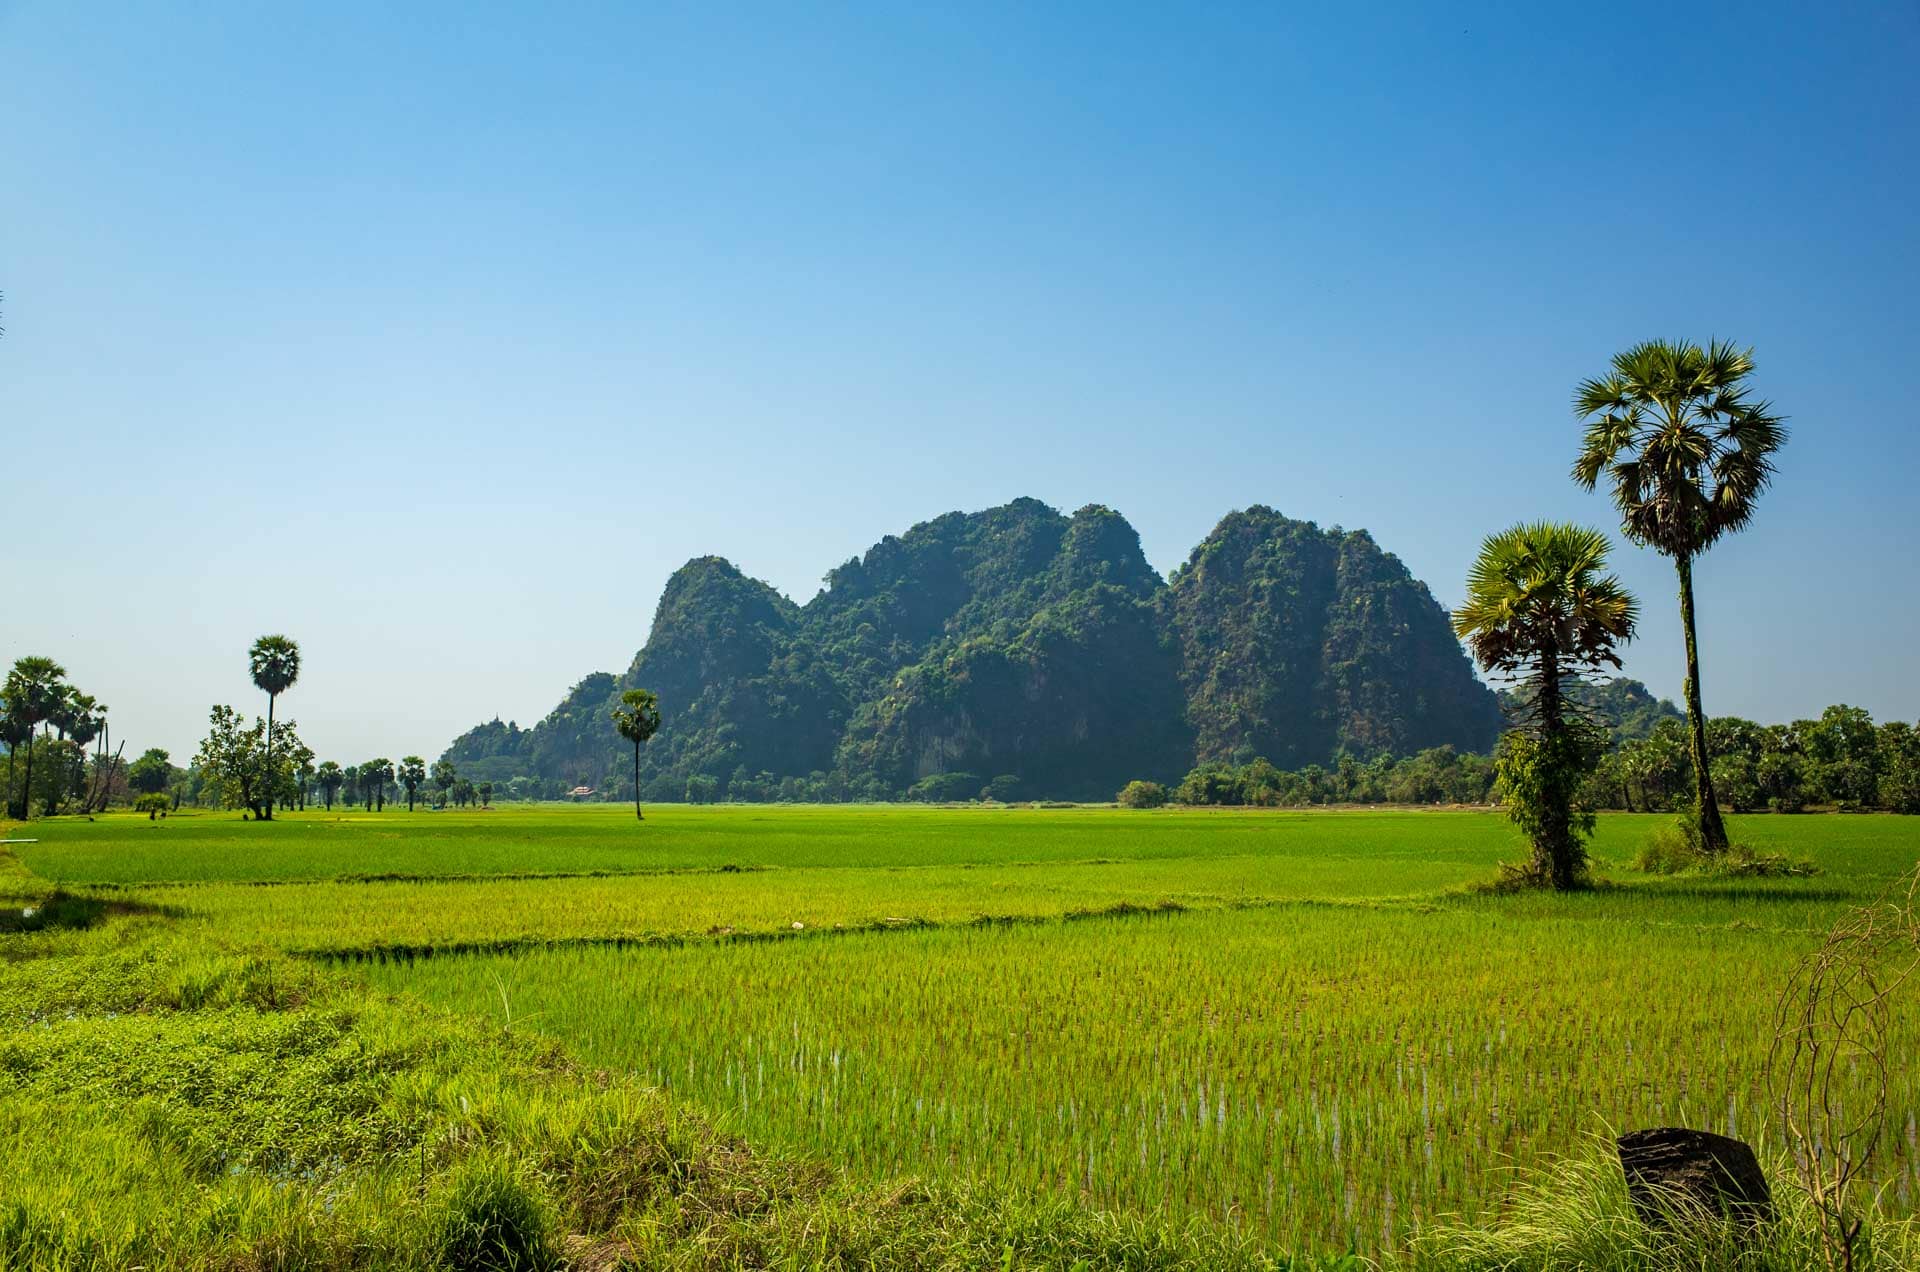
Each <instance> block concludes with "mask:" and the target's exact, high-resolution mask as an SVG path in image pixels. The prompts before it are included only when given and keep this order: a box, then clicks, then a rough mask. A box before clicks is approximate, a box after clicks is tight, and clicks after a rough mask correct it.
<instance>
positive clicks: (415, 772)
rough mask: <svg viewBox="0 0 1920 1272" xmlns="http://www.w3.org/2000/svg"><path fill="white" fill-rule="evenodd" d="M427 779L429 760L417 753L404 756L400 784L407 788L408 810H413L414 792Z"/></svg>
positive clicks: (401, 764)
mask: <svg viewBox="0 0 1920 1272" xmlns="http://www.w3.org/2000/svg"><path fill="white" fill-rule="evenodd" d="M426 780H427V762H426V761H425V760H424V759H422V758H420V757H419V756H417V755H407V756H402V757H401V760H400V784H401V785H402V786H404V787H406V788H407V811H408V812H412V811H413V793H414V792H415V791H417V790H419V789H420V783H422V782H424V781H426Z"/></svg>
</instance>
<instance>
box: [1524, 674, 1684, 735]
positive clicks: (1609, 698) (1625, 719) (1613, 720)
mask: <svg viewBox="0 0 1920 1272" xmlns="http://www.w3.org/2000/svg"><path fill="white" fill-rule="evenodd" d="M1567 696H1568V697H1569V698H1570V699H1571V700H1572V701H1574V702H1576V703H1578V704H1579V705H1580V706H1582V707H1584V708H1585V709H1586V710H1587V712H1588V714H1589V715H1590V716H1591V717H1592V718H1593V719H1594V720H1595V721H1597V722H1598V723H1600V724H1604V725H1605V726H1606V727H1607V730H1608V732H1609V733H1610V734H1611V735H1612V738H1613V743H1614V745H1616V746H1618V745H1619V744H1621V743H1623V742H1638V741H1639V740H1640V739H1641V738H1644V737H1646V736H1647V735H1648V734H1650V733H1652V732H1653V730H1654V726H1656V725H1658V724H1659V723H1660V722H1661V721H1662V720H1684V719H1686V714H1685V713H1684V712H1682V711H1681V710H1680V708H1678V707H1676V706H1674V705H1673V703H1671V702H1669V701H1668V700H1667V699H1665V698H1656V697H1654V695H1653V692H1652V691H1651V690H1649V689H1648V688H1647V687H1646V686H1645V685H1643V684H1641V683H1640V682H1639V681H1638V680H1628V679H1626V678H1624V677H1620V678H1616V679H1613V680H1606V681H1602V682H1600V683H1598V684H1594V683H1592V682H1590V681H1580V682H1578V683H1576V684H1574V685H1572V686H1570V687H1569V688H1568V690H1567ZM1498 697H1499V699H1500V709H1501V711H1503V712H1506V713H1508V714H1511V713H1512V712H1513V711H1515V710H1516V709H1517V708H1519V707H1520V706H1522V705H1524V703H1525V702H1526V700H1527V699H1526V695H1524V694H1518V693H1515V692H1514V691H1513V690H1511V689H1501V690H1500V691H1499V693H1498Z"/></svg>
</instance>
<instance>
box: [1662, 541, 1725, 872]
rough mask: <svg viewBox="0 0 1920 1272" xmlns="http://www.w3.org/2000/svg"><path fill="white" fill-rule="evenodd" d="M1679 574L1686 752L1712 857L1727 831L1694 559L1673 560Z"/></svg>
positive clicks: (1721, 847) (1722, 844) (1703, 842)
mask: <svg viewBox="0 0 1920 1272" xmlns="http://www.w3.org/2000/svg"><path fill="white" fill-rule="evenodd" d="M1674 566H1675V568H1676V569H1678V570H1679V572H1680V626H1681V627H1682V628H1684V629H1685V630H1686V635H1687V683H1686V686H1685V689H1686V696H1687V725H1688V729H1687V749H1688V751H1690V752H1691V753H1692V756H1693V804H1694V812H1695V815H1696V816H1697V817H1698V818H1699V822H1700V847H1701V848H1702V850H1704V851H1706V852H1710V853H1721V852H1725V851H1726V850H1727V828H1726V825H1725V823H1723V822H1722V821H1721V820H1720V804H1719V801H1718V800H1716V799H1715V798H1714V795H1713V774H1712V772H1711V771H1710V770H1709V767H1708V763H1709V761H1708V756H1707V717H1706V715H1705V713H1704V712H1702V711H1701V710H1700V647H1699V643H1698V642H1697V641H1696V640H1695V638H1694V628H1693V559H1692V558H1691V557H1684V556H1683V557H1676V558H1674Z"/></svg>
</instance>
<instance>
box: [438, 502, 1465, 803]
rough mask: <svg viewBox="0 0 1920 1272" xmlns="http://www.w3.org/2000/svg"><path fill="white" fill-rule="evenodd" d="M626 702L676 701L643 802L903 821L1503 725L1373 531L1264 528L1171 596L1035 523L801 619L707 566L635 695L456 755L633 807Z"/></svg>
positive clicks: (888, 544) (885, 553) (1123, 565)
mask: <svg viewBox="0 0 1920 1272" xmlns="http://www.w3.org/2000/svg"><path fill="white" fill-rule="evenodd" d="M633 684H642V685H645V686H646V687H648V688H650V689H653V690H654V691H655V692H657V693H658V694H659V695H660V698H661V702H662V716H663V724H662V728H661V731H660V734H659V736H658V737H656V738H655V740H654V741H653V742H652V743H651V744H650V745H649V746H648V748H647V751H646V752H645V770H644V772H643V777H642V781H643V783H644V784H645V785H646V786H647V787H648V791H647V794H648V796H649V797H650V798H655V799H660V798H678V797H679V796H680V795H681V794H682V793H683V792H685V791H686V790H687V789H688V782H689V780H690V779H691V780H692V781H693V782H694V789H696V790H698V791H701V792H703V793H710V794H714V795H720V796H724V795H727V794H732V795H734V796H736V797H742V798H756V797H776V796H778V795H781V794H787V795H794V794H799V795H803V796H806V797H812V798H821V797H824V798H848V797H856V798H858V797H865V798H887V797H893V796H897V795H899V794H901V793H903V792H906V791H909V790H911V789H914V788H916V787H919V788H921V789H935V790H939V791H941V793H945V794H955V793H960V791H959V788H960V787H961V786H965V785H967V783H969V782H970V781H972V780H974V779H978V780H979V782H980V783H981V784H984V783H985V782H986V781H987V780H989V779H993V778H1001V779H1003V780H1002V782H1001V789H1002V790H1003V791H1005V790H1013V789H1017V791H1018V793H1020V794H1022V795H1024V796H1027V797H1062V798H1100V797H1105V796H1107V795H1110V794H1111V793H1112V792H1113V790H1114V789H1116V788H1117V786H1118V785H1120V784H1121V783H1123V782H1125V781H1126V780H1128V779H1130V778H1133V777H1141V776H1152V777H1161V778H1170V777H1175V776H1178V775H1179V774H1180V773H1182V772H1184V771H1185V770H1186V769H1187V768H1188V767H1190V766H1191V765H1192V764H1193V763H1194V762H1195V761H1196V760H1206V759H1247V758H1251V757H1252V756H1255V755H1264V756H1266V757H1267V758H1268V759H1270V760H1272V761H1274V762H1275V763H1277V764H1281V765H1283V766H1294V765H1299V764H1305V763H1309V762H1314V761H1318V762H1322V763H1325V762H1327V761H1329V760H1330V759H1331V758H1332V757H1333V756H1334V755H1335V754H1337V753H1339V752H1342V751H1347V752H1354V753H1358V754H1363V755H1366V754H1376V753H1379V752H1382V751H1391V752H1395V753H1406V752H1410V751H1413V750H1417V749H1419V748H1422V747H1426V746H1434V745H1439V744H1442V743H1451V744H1453V745H1455V746H1457V747H1461V748H1462V749H1474V750H1481V749H1485V748H1486V747H1487V746H1489V745H1491V743H1492V741H1493V739H1494V737H1495V736H1496V735H1497V733H1498V729H1499V726H1500V716H1499V712H1498V709H1497V707H1496V706H1495V703H1494V698H1493V695H1492V694H1491V693H1490V692H1488V690H1487V689H1486V688H1485V687H1484V686H1483V685H1481V684H1480V682H1479V681H1478V680H1476V679H1475V678H1474V676H1473V674H1472V671H1471V669H1470V667H1469V665H1468V662H1467V659H1466V656H1465V655H1464V654H1463V653H1462V652H1461V649H1460V647H1459V645H1458V643H1457V642H1456V641H1455V640H1454V638H1453V635H1452V632H1451V630H1450V628H1449V627H1448V623H1447V616H1446V614H1445V612H1444V611H1443V610H1442V609H1441V608H1440V606H1439V605H1438V604H1437V603H1436V602H1435V601H1434V600H1433V597H1432V596H1431V594H1429V593H1428V591H1427V589H1426V587H1425V586H1424V585H1423V584H1421V583H1420V582H1419V581H1418V580H1416V579H1414V578H1413V577H1412V576H1411V575H1409V574H1408V573H1407V571H1406V568H1405V567H1404V566H1403V565H1401V564H1400V562H1399V561H1398V559H1396V558H1395V557H1393V556H1392V555H1390V554H1388V553H1386V552H1384V551H1382V550H1381V549H1380V548H1379V547H1378V545H1376V544H1375V543H1374V542H1373V540H1372V539H1371V538H1370V537H1369V536H1368V535H1367V534H1366V533H1365V532H1364V531H1361V532H1353V533H1342V532H1339V531H1327V530H1321V529H1320V528H1319V527H1317V526H1314V525H1312V524H1311V523H1308V522H1300V521H1292V520H1289V519H1287V518H1285V517H1282V516H1280V515H1279V514H1278V513H1276V512H1274V511H1273V510H1272V509H1269V508H1258V507H1256V508H1251V509H1247V510H1246V511H1244V512H1236V513H1233V514H1231V515H1230V516H1228V517H1227V518H1226V519H1225V520H1223V521H1222V522H1221V523H1220V525H1219V526H1218V527H1216V528H1215V530H1214V532H1213V533H1212V534H1210V535H1209V536H1208V537H1207V539H1206V540H1205V542H1203V543H1202V544H1201V545H1200V546H1199V547H1198V548H1196V549H1195V550H1194V552H1193V554H1192V556H1191V557H1190V558H1189V560H1188V561H1187V563H1186V564H1185V565H1183V566H1182V567H1181V568H1180V569H1179V570H1178V571H1176V572H1175V574H1174V577H1173V579H1172V580H1171V582H1163V581H1162V580H1161V579H1160V577H1159V576H1158V575H1157V574H1156V573H1155V572H1154V571H1153V569H1152V567H1151V566H1150V565H1149V564H1148V563H1147V561H1146V558H1145V557H1144V555H1143V554H1142V553H1141V551H1140V541H1139V536H1138V535H1137V534H1136V533H1135V532H1134V530H1133V528H1132V527H1131V526H1130V525H1128V524H1127V522H1126V520H1125V518H1123V517H1121V516H1120V515H1119V514H1118V513H1116V512H1114V511H1112V510H1111V509H1107V508H1103V507H1097V506H1094V507H1087V508H1082V509H1081V510H1080V511H1078V512H1076V513H1074V514H1073V515H1072V516H1071V517H1067V516H1063V515H1061V514H1060V513H1059V512H1057V511H1055V510H1054V509H1052V508H1049V507H1047V506H1046V505H1045V504H1042V503H1040V502H1039V501H1037V500H1032V499H1021V500H1016V501H1015V502H1013V503H1011V504H1008V505H1006V506H1004V507H1000V508H992V509H988V510H986V511H984V512H978V513H949V514H947V515H945V516H942V517H939V518H936V519H935V520H933V521H929V522H924V523H922V524H920V525H917V526H915V527H913V528H912V529H911V530H909V531H907V532H906V533H905V534H903V535H900V536H897V537H895V536H888V537H887V538H885V539H882V540H881V541H880V542H879V543H877V544H875V545H874V546H873V548H872V549H870V550H869V551H868V552H867V553H866V554H865V555H864V556H862V557H859V558H856V559H855V560H851V561H848V562H847V563H846V564H845V565H842V566H841V567H839V568H838V569H836V570H834V571H833V572H832V573H831V574H830V575H829V576H828V584H827V587H826V588H825V589H824V590H823V591H822V592H821V593H820V594H819V595H818V596H816V597H814V598H813V600H811V601H810V602H808V603H807V604H806V605H805V606H796V605H794V604H793V603H792V602H790V601H788V600H787V599H786V598H785V597H782V596H780V595H779V594H778V593H777V592H775V591H774V590H773V589H772V588H770V587H768V586H767V585H766V584H764V583H760V582H758V581H756V580H754V579H751V578H748V577H747V576H746V575H744V574H742V573H741V572H740V571H739V570H738V569H737V568H735V567H734V566H733V565H732V564H730V563H729V562H726V561H723V560H721V559H719V558H717V557H703V558H700V559H698V560H695V561H691V562H689V563H688V564H687V565H685V566H683V567H682V568H681V569H680V570H679V571H677V572H676V573H675V574H674V576H673V578H672V579H671V580H670V581H669V583H668V585H667V588H666V592H665V593H664V594H663V596H662V597H661V601H660V606H659V609H658V611H657V613H656V615H655V618H654V625H653V630H652V632H651V633H650V634H649V636H648V639H647V643H646V645H645V647H644V648H642V649H641V650H640V652H639V654H638V655H636V657H635V658H634V661H633V665H632V666H631V667H630V668H629V669H628V671H627V673H626V675H625V676H623V677H620V678H618V680H616V679H615V678H614V677H611V676H605V675H599V676H593V677H589V678H588V679H587V680H585V681H582V682H581V683H580V684H579V685H577V686H576V687H575V689H574V691H573V693H571V694H570V695H569V696H568V698H567V700H566V701H565V702H563V703H562V704H561V706H560V707H559V708H557V709H556V711H555V712H554V714H553V715H552V716H550V717H549V718H548V719H547V720H544V721H542V722H541V723H540V724H539V725H536V726H535V727H534V728H532V729H529V730H524V731H509V732H503V731H501V730H500V729H499V728H497V727H489V726H482V727H481V728H480V729H477V730H475V731H473V732H472V733H469V734H468V735H466V736H464V737H463V738H462V739H460V741H459V742H458V743H456V745H455V746H454V747H453V748H451V749H450V750H449V751H448V753H447V754H448V756H449V758H452V759H454V760H455V761H456V762H461V761H463V760H469V759H479V758H481V757H480V756H479V754H477V753H478V752H480V751H482V750H484V751H485V752H486V762H487V763H488V764H489V765H490V766H494V767H499V766H502V765H506V764H510V763H514V762H518V763H520V764H521V765H522V766H523V771H524V772H526V773H528V774H531V775H536V776H539V777H541V778H544V779H549V780H564V781H569V782H573V781H585V782H589V783H591V784H596V785H605V784H608V783H616V784H617V783H618V782H619V780H620V777H619V775H620V773H621V771H622V770H621V767H620V764H619V763H618V757H619V749H618V747H617V746H616V745H615V741H616V740H615V739H614V737H613V735H612V730H611V727H610V726H604V717H605V713H606V707H607V706H608V705H610V703H611V700H612V699H613V698H614V697H616V696H617V694H618V692H619V690H620V689H621V688H624V687H626V686H628V685H633ZM596 712H597V714H598V715H599V717H600V721H599V723H598V724H596V722H595V721H594V719H593V716H594V715H595V713H596ZM603 726H604V727H603ZM469 751H472V752H475V754H473V755H469V754H467V752H469ZM963 775H964V776H963ZM495 776H496V780H498V775H497V774H496V775H495ZM965 793H968V794H971V793H973V792H972V791H971V790H968V791H966V792H965Z"/></svg>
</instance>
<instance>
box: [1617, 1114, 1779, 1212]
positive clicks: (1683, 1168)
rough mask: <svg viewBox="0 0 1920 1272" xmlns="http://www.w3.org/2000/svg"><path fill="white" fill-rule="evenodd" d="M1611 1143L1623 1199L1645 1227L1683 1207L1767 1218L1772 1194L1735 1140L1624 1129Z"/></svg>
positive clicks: (1681, 1130) (1668, 1129)
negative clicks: (1623, 1178)
mask: <svg viewBox="0 0 1920 1272" xmlns="http://www.w3.org/2000/svg"><path fill="white" fill-rule="evenodd" d="M1615 1144H1616V1146H1617V1148H1618V1149H1619V1153H1620V1167H1621V1169H1622V1170H1624V1171H1625V1172H1626V1176H1627V1196H1628V1198H1629V1199H1630V1200H1631V1201H1632V1202H1633V1208H1634V1209H1635V1210H1636V1211H1638V1212H1639V1215H1640V1218H1641V1220H1642V1221H1643V1222H1645V1223H1647V1224H1649V1225H1659V1224H1663V1223H1665V1222H1667V1221H1668V1220H1669V1219H1670V1218H1671V1217H1672V1216H1673V1215H1674V1212H1675V1211H1676V1210H1685V1209H1687V1208H1689V1207H1698V1208H1699V1209H1700V1210H1701V1211H1702V1212H1704V1213H1706V1214H1708V1215H1713V1216H1717V1217H1720V1218H1725V1219H1734V1220H1738V1221H1740V1222H1743V1223H1747V1224H1758V1223H1766V1222H1769V1221H1771V1220H1772V1218H1773V1193H1772V1191H1771V1190H1770V1189H1768V1187H1767V1177H1766V1175H1765V1174H1764V1173H1763V1172H1762V1171H1761V1169H1760V1162H1759V1159H1758V1158H1756V1157H1755V1156H1754V1155H1753V1150H1752V1149H1751V1148H1749V1147H1747V1145H1745V1144H1743V1143H1741V1142H1740V1141H1739V1140H1737V1139H1729V1138H1728V1137H1726V1136H1725V1135H1715V1134H1713V1133H1712V1132H1711V1131H1692V1130H1688V1129H1686V1128H1685V1127H1678V1126H1664V1127H1659V1128H1656V1129H1654V1130H1648V1131H1628V1132H1627V1133H1626V1134H1625V1135H1622V1136H1620V1137H1619V1139H1618V1140H1616V1141H1615Z"/></svg>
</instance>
